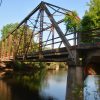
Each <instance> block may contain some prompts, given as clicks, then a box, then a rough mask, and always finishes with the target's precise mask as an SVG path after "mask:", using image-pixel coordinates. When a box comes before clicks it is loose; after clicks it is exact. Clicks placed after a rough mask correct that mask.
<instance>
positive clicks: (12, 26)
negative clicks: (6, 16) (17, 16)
mask: <svg viewBox="0 0 100 100" xmlns="http://www.w3.org/2000/svg"><path fill="white" fill-rule="evenodd" d="M17 25H18V23H14V24H13V23H11V24H7V25H5V26H3V28H2V30H1V34H2V38H5V37H6V36H7V35H8V34H9V33H11V32H12V31H13V30H14V29H15V27H16V26H17Z"/></svg>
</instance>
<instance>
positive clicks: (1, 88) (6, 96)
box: [0, 80, 11, 100]
mask: <svg viewBox="0 0 100 100" xmlns="http://www.w3.org/2000/svg"><path fill="white" fill-rule="evenodd" d="M0 100H11V89H10V88H9V86H8V85H7V84H6V83H5V82H4V81H2V80H0Z"/></svg>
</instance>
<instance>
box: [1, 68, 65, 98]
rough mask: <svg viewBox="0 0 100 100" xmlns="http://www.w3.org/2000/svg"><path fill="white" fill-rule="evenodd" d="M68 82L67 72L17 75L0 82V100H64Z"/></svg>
mask: <svg viewBox="0 0 100 100" xmlns="http://www.w3.org/2000/svg"><path fill="white" fill-rule="evenodd" d="M66 80H67V72H66V71H58V72H57V71H49V72H47V71H44V70H43V71H38V72H37V73H30V74H22V75H20V74H18V73H17V74H15V75H14V76H13V77H12V78H10V79H6V81H5V80H4V81H3V80H0V100H64V99H65V94H66Z"/></svg>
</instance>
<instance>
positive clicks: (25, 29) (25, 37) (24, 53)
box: [23, 21, 27, 60]
mask: <svg viewBox="0 0 100 100" xmlns="http://www.w3.org/2000/svg"><path fill="white" fill-rule="evenodd" d="M23 35H24V43H23V45H24V46H23V60H24V59H26V57H27V54H26V48H27V21H25V23H24V34H23Z"/></svg>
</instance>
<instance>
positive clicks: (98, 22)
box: [81, 0, 100, 30]
mask: <svg viewBox="0 0 100 100" xmlns="http://www.w3.org/2000/svg"><path fill="white" fill-rule="evenodd" d="M88 6H89V10H88V11H86V12H85V15H84V17H83V19H82V21H81V23H82V30H90V29H93V28H98V27H100V0H90V3H88Z"/></svg>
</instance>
